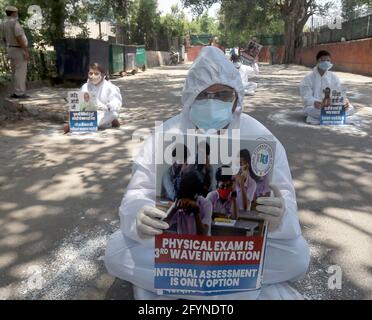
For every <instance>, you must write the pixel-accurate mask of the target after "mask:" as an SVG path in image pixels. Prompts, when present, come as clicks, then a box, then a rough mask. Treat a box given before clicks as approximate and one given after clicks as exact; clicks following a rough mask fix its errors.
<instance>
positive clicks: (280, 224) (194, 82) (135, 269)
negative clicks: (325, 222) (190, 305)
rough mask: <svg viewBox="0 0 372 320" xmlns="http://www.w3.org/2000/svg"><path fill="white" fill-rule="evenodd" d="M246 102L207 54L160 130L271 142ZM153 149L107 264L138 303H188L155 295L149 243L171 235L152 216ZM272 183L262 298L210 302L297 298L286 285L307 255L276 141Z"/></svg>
mask: <svg viewBox="0 0 372 320" xmlns="http://www.w3.org/2000/svg"><path fill="white" fill-rule="evenodd" d="M201 96H202V98H203V99H200V97H201ZM206 96H207V97H208V98H207V99H205V97H206ZM212 96H213V98H212ZM221 99H222V100H221ZM243 100H244V87H243V84H242V81H241V78H240V75H239V72H238V70H237V69H236V68H235V67H234V65H233V64H232V63H231V62H229V61H228V60H226V58H225V56H224V54H223V53H222V52H221V51H220V50H219V49H217V48H214V47H206V48H204V49H203V50H202V51H201V53H200V55H199V57H198V58H197V59H196V61H195V62H194V64H193V66H192V68H191V69H190V71H189V74H188V77H187V80H186V83H185V85H184V89H183V93H182V105H183V111H182V113H181V114H180V115H178V116H176V117H174V118H172V119H170V120H168V121H167V122H165V123H164V124H163V125H162V126H161V127H160V128H158V129H159V130H160V131H161V132H166V133H171V134H186V132H187V130H188V129H199V130H200V129H202V130H205V131H208V130H210V129H214V130H215V132H217V133H218V132H219V131H220V129H224V128H226V129H227V130H228V132H230V134H231V130H232V129H240V130H241V136H258V137H261V136H268V135H270V136H271V135H272V134H271V133H270V131H269V130H268V129H266V128H265V127H264V126H263V125H262V124H261V123H259V122H258V121H257V120H255V119H253V118H251V117H250V116H248V115H245V114H242V108H243ZM273 138H274V137H273ZM274 139H275V138H274ZM276 141H277V140H276ZM154 148H155V139H154V136H151V137H150V138H149V139H148V140H147V141H146V142H145V144H144V147H143V149H142V150H141V151H140V153H139V155H138V157H137V158H136V160H135V164H134V168H133V172H134V173H133V177H132V180H131V181H130V183H129V185H128V188H127V191H126V194H125V196H124V198H123V200H122V203H121V206H120V209H119V214H120V230H119V231H117V232H116V233H114V234H113V235H112V237H111V238H110V240H109V242H108V244H107V248H106V253H105V260H104V261H105V265H106V268H107V270H108V271H109V273H110V274H112V275H114V276H115V277H118V278H120V279H123V280H126V281H129V282H131V283H132V284H133V290H134V297H135V298H136V299H168V298H169V299H175V298H182V299H185V297H184V296H182V297H177V296H158V295H157V293H156V290H155V289H154V236H155V235H157V234H162V233H163V230H166V229H168V227H169V226H168V225H167V223H165V222H164V221H162V219H164V218H166V213H165V212H163V211H161V210H158V209H156V208H155V195H156V190H155V187H156V185H155V175H156V174H155V171H156V170H155V156H154V152H153V150H154ZM272 183H273V185H272V189H273V191H274V193H273V196H272V197H270V198H266V199H262V198H260V199H258V200H257V202H258V204H259V205H258V207H257V209H258V210H259V212H260V214H261V216H262V217H263V218H264V219H266V220H267V221H269V222H270V232H269V234H268V242H267V249H266V260H265V266H264V272H263V286H262V288H261V290H256V291H252V292H244V293H234V294H229V295H223V296H212V297H208V299H213V300H216V299H233V300H236V299H241V300H249V299H296V298H301V296H300V295H299V294H298V293H297V292H296V291H295V290H294V289H292V288H291V286H290V285H289V284H288V282H290V281H296V280H298V279H301V278H302V277H304V275H305V274H306V272H307V269H308V265H309V259H310V256H309V248H308V245H307V242H306V241H305V239H304V238H303V237H302V235H301V228H300V224H299V219H298V213H297V204H296V196H295V190H294V187H293V183H292V178H291V173H290V170H289V166H288V160H287V156H286V153H285V150H284V147H283V146H282V144H281V143H280V142H279V141H277V149H276V157H275V164H274V175H273V179H272ZM187 299H200V297H196V296H187Z"/></svg>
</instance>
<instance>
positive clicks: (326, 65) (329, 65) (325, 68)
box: [318, 61, 333, 71]
mask: <svg viewBox="0 0 372 320" xmlns="http://www.w3.org/2000/svg"><path fill="white" fill-rule="evenodd" d="M318 67H319V68H320V69H322V70H323V71H328V70H331V69H332V67H333V64H332V63H331V62H329V61H322V62H319V64H318Z"/></svg>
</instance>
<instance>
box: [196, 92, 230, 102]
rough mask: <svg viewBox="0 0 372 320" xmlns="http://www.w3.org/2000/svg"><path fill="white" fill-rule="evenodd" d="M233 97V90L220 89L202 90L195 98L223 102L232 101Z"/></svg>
mask: <svg viewBox="0 0 372 320" xmlns="http://www.w3.org/2000/svg"><path fill="white" fill-rule="evenodd" d="M234 98H235V92H234V91H220V92H215V93H212V92H206V91H203V92H202V93H200V94H199V95H198V96H197V97H196V100H207V99H215V100H221V101H225V102H232V101H234Z"/></svg>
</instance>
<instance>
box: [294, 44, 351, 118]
mask: <svg viewBox="0 0 372 320" xmlns="http://www.w3.org/2000/svg"><path fill="white" fill-rule="evenodd" d="M316 60H317V66H316V67H315V68H314V70H313V71H312V72H311V73H310V74H309V75H307V76H306V77H305V78H304V79H303V80H302V82H301V84H300V94H301V97H302V99H303V101H304V104H305V105H304V113H305V116H306V117H307V118H306V122H307V123H310V124H320V116H321V110H322V108H323V107H324V103H323V102H326V103H327V104H328V103H329V94H328V93H330V92H331V91H333V90H337V91H343V90H342V84H341V82H340V79H339V78H338V77H337V76H336V75H335V74H334V73H333V72H331V71H330V70H331V69H332V67H333V65H332V63H331V54H330V53H329V52H327V51H319V53H318V54H317V56H316ZM328 90H329V91H328ZM325 99H326V100H325ZM345 110H346V117H350V116H352V115H353V114H354V113H355V112H356V110H355V109H354V107H353V106H352V105H351V104H350V102H349V100H348V99H346V100H345Z"/></svg>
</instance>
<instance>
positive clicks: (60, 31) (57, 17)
mask: <svg viewBox="0 0 372 320" xmlns="http://www.w3.org/2000/svg"><path fill="white" fill-rule="evenodd" d="M65 2H66V1H65V0H56V1H54V2H53V5H52V6H51V23H52V29H51V32H52V37H51V38H52V39H63V38H64V35H65V19H66V13H65V10H66V9H65V5H66V3H65Z"/></svg>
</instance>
